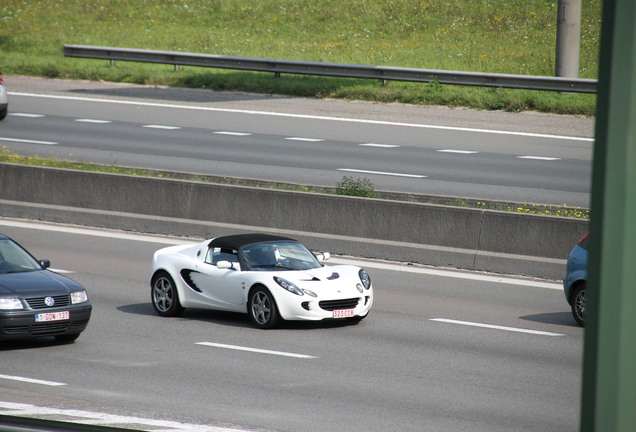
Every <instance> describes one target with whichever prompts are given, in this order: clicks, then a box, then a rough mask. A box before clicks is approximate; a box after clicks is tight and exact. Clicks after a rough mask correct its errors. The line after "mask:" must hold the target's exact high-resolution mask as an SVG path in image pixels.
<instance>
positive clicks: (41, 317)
mask: <svg viewBox="0 0 636 432" xmlns="http://www.w3.org/2000/svg"><path fill="white" fill-rule="evenodd" d="M70 317H71V316H70V313H69V311H62V312H47V313H39V314H35V322H46V321H63V320H67V319H69V318H70Z"/></svg>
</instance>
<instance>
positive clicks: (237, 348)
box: [196, 342, 317, 359]
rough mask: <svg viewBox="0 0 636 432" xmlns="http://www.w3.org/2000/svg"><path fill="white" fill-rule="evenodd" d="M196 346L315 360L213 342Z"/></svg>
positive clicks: (305, 356) (296, 355)
mask: <svg viewBox="0 0 636 432" xmlns="http://www.w3.org/2000/svg"><path fill="white" fill-rule="evenodd" d="M196 345H203V346H209V347H213V348H224V349H230V350H237V351H247V352H253V353H259V354H271V355H277V356H283V357H295V358H302V359H314V358H317V357H315V356H311V355H307V354H296V353H290V352H284V351H272V350H266V349H260V348H249V347H244V346H239V345H226V344H220V343H213V342H197V343H196Z"/></svg>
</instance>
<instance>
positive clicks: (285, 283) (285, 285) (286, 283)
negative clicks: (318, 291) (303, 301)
mask: <svg viewBox="0 0 636 432" xmlns="http://www.w3.org/2000/svg"><path fill="white" fill-rule="evenodd" d="M274 280H275V281H276V283H277V284H278V285H280V286H282V287H283V288H285V289H286V290H287V291H289V292H290V293H294V294H296V295H299V296H301V295H303V290H301V289H300V288H298V287H297V286H296V285H294V284H293V283H291V282H290V281H288V280H285V279H283V278H280V277H278V276H274Z"/></svg>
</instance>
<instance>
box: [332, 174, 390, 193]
mask: <svg viewBox="0 0 636 432" xmlns="http://www.w3.org/2000/svg"><path fill="white" fill-rule="evenodd" d="M336 195H349V196H357V197H366V198H379V197H380V194H379V193H377V192H376V191H375V188H374V187H373V183H372V182H371V180H369V179H368V178H363V179H359V178H358V179H356V178H353V177H349V176H344V177H343V178H342V181H340V182H338V183H337V184H336Z"/></svg>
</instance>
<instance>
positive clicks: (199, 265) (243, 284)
mask: <svg viewBox="0 0 636 432" xmlns="http://www.w3.org/2000/svg"><path fill="white" fill-rule="evenodd" d="M318 257H319V258H320V259H321V260H326V259H329V254H328V253H326V252H325V253H320V254H317V255H314V254H313V253H312V252H310V251H309V250H308V249H307V248H306V247H305V246H303V245H302V244H301V243H299V242H297V241H296V240H293V239H290V238H286V237H280V236H273V235H268V234H237V235H230V236H224V237H217V238H214V239H210V240H205V241H203V242H201V243H198V244H196V245H194V246H192V245H185V246H171V247H167V248H163V249H160V250H158V251H156V252H155V254H154V257H153V260H152V279H151V282H150V285H151V296H150V297H151V299H152V305H153V307H154V308H155V311H156V312H157V313H158V314H159V315H161V316H176V315H179V314H180V313H182V312H183V310H184V308H187V307H195V308H204V309H214V310H222V311H232V312H242V313H247V314H248V315H249V317H250V319H251V321H252V322H253V323H254V325H256V327H259V328H262V329H268V328H272V327H275V326H276V325H277V324H279V322H280V320H281V319H282V320H311V321H316V320H323V319H332V318H340V319H342V318H345V319H349V320H352V321H359V320H361V319H363V318H365V317H366V316H367V315H368V313H369V310H370V309H371V305H372V304H373V287H372V286H371V279H370V278H369V275H368V274H367V272H366V271H365V270H364V269H362V268H360V267H356V266H351V265H337V266H325V265H324V264H322V262H321V260H319V259H318Z"/></svg>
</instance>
